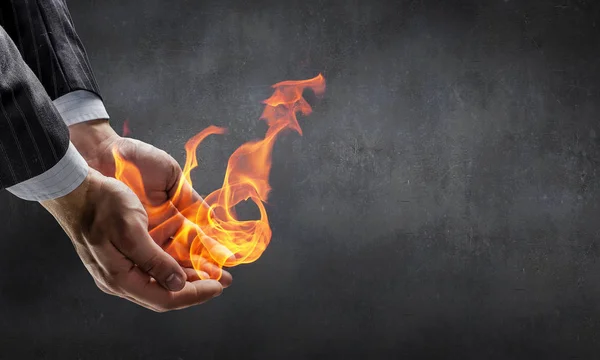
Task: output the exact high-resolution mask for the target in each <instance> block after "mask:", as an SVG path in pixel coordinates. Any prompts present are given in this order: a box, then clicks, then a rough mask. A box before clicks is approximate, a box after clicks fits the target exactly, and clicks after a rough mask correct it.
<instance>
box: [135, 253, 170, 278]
mask: <svg viewBox="0 0 600 360" xmlns="http://www.w3.org/2000/svg"><path fill="white" fill-rule="evenodd" d="M164 262H165V261H164V260H163V258H162V257H161V256H158V254H154V255H152V257H150V259H148V260H146V261H145V262H144V263H142V264H140V265H139V266H140V269H142V271H144V272H147V273H150V274H151V275H152V274H155V273H156V272H158V271H159V270H160V269H161V268H162V267H163V264H164Z"/></svg>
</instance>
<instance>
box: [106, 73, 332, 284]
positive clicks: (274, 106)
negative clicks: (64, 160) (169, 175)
mask: <svg viewBox="0 0 600 360" xmlns="http://www.w3.org/2000/svg"><path fill="white" fill-rule="evenodd" d="M273 88H274V89H275V91H274V93H273V95H272V96H271V97H270V98H268V99H267V100H265V101H263V103H264V104H265V105H266V106H265V109H264V111H263V113H262V115H261V119H263V120H265V121H266V123H267V125H268V130H267V133H266V135H265V137H264V139H261V140H256V141H250V142H247V143H245V144H243V145H241V146H240V147H239V148H238V149H237V150H236V151H235V152H234V153H233V154H232V155H231V157H230V158H229V161H228V163H227V170H226V171H225V178H224V180H223V186H222V187H221V188H220V189H217V190H215V191H213V192H212V193H210V194H209V195H208V196H206V197H205V199H204V202H202V201H201V200H194V199H193V198H192V197H193V195H192V194H191V193H187V192H186V191H184V185H185V183H186V182H187V183H189V184H190V185H191V184H192V179H191V171H192V170H193V169H194V168H196V167H197V166H198V161H197V158H196V150H197V148H198V146H199V145H200V143H201V142H202V141H203V140H204V139H205V138H206V137H207V136H209V135H213V134H224V133H225V129H224V128H220V127H216V126H210V127H208V128H206V129H204V130H203V131H201V132H200V133H198V134H197V135H196V136H194V137H192V138H191V139H190V140H189V141H188V142H187V143H186V145H185V150H186V161H185V166H184V168H183V176H182V178H181V181H180V182H179V184H178V187H177V190H176V192H175V194H174V195H173V197H172V198H171V199H170V202H168V203H166V204H163V205H161V206H154V207H153V206H148V207H147V209H146V210H147V213H148V216H149V217H150V218H152V217H156V218H160V216H164V215H165V214H167V213H168V211H169V210H170V209H173V208H174V204H179V205H180V206H179V208H180V215H177V216H174V217H172V218H170V219H169V220H167V221H165V222H164V223H162V224H161V225H159V226H158V228H160V227H161V226H167V225H168V223H169V221H176V218H178V216H179V217H181V215H183V216H184V217H185V220H184V221H183V226H181V227H180V228H179V230H178V232H177V233H176V234H175V236H173V241H172V242H171V243H170V244H169V245H168V246H167V247H166V249H165V250H167V251H168V252H169V253H170V254H171V255H173V256H174V257H175V258H176V259H177V260H179V261H180V262H190V263H191V264H192V266H193V267H194V269H195V270H196V271H197V272H198V275H199V276H200V278H206V276H205V275H204V274H203V273H202V272H201V269H202V271H204V272H206V270H207V267H205V266H203V265H206V263H211V264H214V265H216V266H211V267H208V268H209V269H213V270H212V271H211V272H212V273H210V274H209V276H210V278H213V279H219V278H220V277H221V273H222V272H221V269H222V268H223V267H232V266H236V265H239V264H245V263H251V262H253V261H255V260H257V259H258V258H259V257H260V256H261V255H262V253H263V252H264V251H265V249H266V248H267V246H268V245H269V242H270V240H271V227H270V226H269V221H268V217H267V211H266V209H265V206H264V203H265V202H266V201H267V199H268V195H269V191H270V190H271V187H270V185H269V172H270V170H271V154H272V151H273V145H274V143H275V140H276V139H277V137H278V136H279V135H280V134H281V133H282V132H283V131H284V130H286V129H290V130H294V131H296V132H298V133H299V134H300V135H302V129H301V128H300V125H299V124H298V119H297V118H296V114H297V113H301V114H302V115H305V116H306V115H309V114H310V113H311V112H312V108H311V107H310V105H309V104H308V102H307V101H306V100H305V99H304V98H303V96H302V93H303V91H304V90H305V89H307V88H308V89H311V90H312V91H313V92H314V93H315V94H316V95H321V94H323V92H324V91H325V79H324V77H323V76H322V75H321V74H319V75H318V76H317V77H315V78H312V79H309V80H301V81H283V82H280V83H277V84H275V85H273ZM113 155H114V158H115V163H116V173H115V178H117V179H119V180H121V181H123V182H124V183H125V184H126V185H128V186H129V187H130V188H131V189H132V190H133V191H134V192H135V193H136V194H137V195H138V196H139V197H140V199H141V200H142V202H144V203H146V204H147V203H148V202H147V201H145V200H146V199H147V197H146V194H145V191H144V186H143V179H142V176H141V174H140V172H139V170H138V169H137V168H136V166H135V165H134V164H132V163H130V162H128V161H127V160H125V159H123V158H122V157H121V156H120V155H119V153H118V151H117V149H113ZM248 199H250V200H252V201H253V202H254V203H255V204H256V206H257V207H258V210H259V211H260V219H258V220H239V219H238V217H237V214H236V211H235V206H236V205H237V204H239V203H240V202H241V201H245V200H248ZM181 204H189V205H187V206H185V209H181ZM214 269H218V270H214Z"/></svg>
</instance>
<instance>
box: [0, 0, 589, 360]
mask: <svg viewBox="0 0 600 360" xmlns="http://www.w3.org/2000/svg"><path fill="white" fill-rule="evenodd" d="M594 3H596V4H594ZM69 5H70V7H71V11H72V15H73V18H74V21H75V23H76V25H77V27H78V30H79V33H80V36H81V37H82V39H83V41H84V43H85V44H86V47H87V50H88V52H89V55H90V58H91V61H92V64H93V65H94V68H95V72H96V75H97V77H98V81H99V83H100V86H101V89H102V91H103V96H104V97H105V100H106V105H107V106H108V109H109V111H110V113H111V115H112V118H113V120H112V122H113V124H114V126H115V127H116V128H118V129H120V128H121V126H122V124H123V121H124V120H125V119H129V121H130V125H131V128H132V130H133V136H134V137H136V138H138V139H141V140H144V141H147V142H150V143H152V144H154V145H156V146H158V147H161V148H163V149H165V150H167V151H168V152H170V153H171V154H173V156H175V157H176V158H177V159H178V160H179V161H183V155H184V152H183V145H184V143H185V141H186V140H187V139H188V138H189V137H191V136H192V135H193V134H195V133H196V132H198V131H200V130H201V129H203V128H204V127H206V126H208V125H210V124H215V125H220V126H226V127H229V128H230V133H229V135H227V136H224V137H213V138H210V139H209V140H207V142H206V144H205V145H203V146H202V148H201V152H200V155H201V166H200V168H199V169H198V171H196V172H195V173H194V179H195V181H196V185H197V188H198V190H199V191H200V192H202V193H206V192H208V191H210V190H212V189H214V188H215V187H217V186H219V184H220V181H221V180H222V176H223V171H224V166H225V162H226V160H227V158H228V156H229V154H230V153H231V152H232V151H233V150H234V149H235V147H237V146H238V145H240V144H241V143H242V142H243V141H246V140H250V139H253V138H256V137H258V136H261V135H262V134H263V133H264V130H265V125H264V124H263V123H261V122H259V121H258V120H257V119H258V116H259V114H260V112H261V111H262V106H261V104H260V101H261V100H263V99H265V98H267V97H268V96H269V95H270V94H271V89H270V87H269V86H270V85H271V84H273V83H275V82H278V81H281V80H285V79H303V78H309V77H313V76H315V75H317V74H318V73H319V72H323V73H324V75H325V76H326V79H327V81H328V88H327V92H326V95H325V97H324V99H323V100H321V101H315V102H314V110H315V111H314V114H313V115H312V116H310V117H309V118H305V119H301V125H302V126H303V128H304V131H305V134H304V136H303V137H299V136H297V135H295V134H289V135H287V136H285V137H284V138H282V139H281V140H280V141H279V142H278V143H277V145H276V147H275V154H274V164H273V171H272V176H271V183H272V186H273V189H274V190H273V192H272V196H271V200H270V203H269V205H268V211H269V214H270V219H271V223H272V227H273V239H272V243H271V245H270V246H269V248H268V249H267V251H266V252H265V253H264V255H263V256H262V257H261V258H260V259H259V260H258V261H257V262H256V263H254V264H251V265H246V266H242V267H239V268H234V269H233V270H232V273H233V275H234V284H233V286H232V287H231V288H230V289H227V290H226V291H225V293H224V294H223V295H222V296H221V297H220V298H218V299H217V300H214V301H211V302H209V303H207V304H205V305H202V306H199V307H196V308H193V309H188V310H184V311H179V312H173V313H166V314H155V313H152V312H150V311H147V310H144V309H142V308H139V307H137V306H136V305H133V304H130V303H128V302H126V301H124V300H120V299H117V298H113V297H110V296H108V295H105V294H103V293H102V292H100V291H99V290H97V289H96V288H95V286H94V283H93V281H92V279H91V277H90V276H89V275H88V273H87V272H86V270H85V269H84V268H83V266H82V265H81V264H80V262H79V259H78V258H77V256H76V254H75V252H74V251H73V249H72V246H71V244H70V241H69V240H68V238H67V237H66V236H65V235H64V234H63V233H62V231H61V229H60V227H59V226H58V225H56V224H55V223H54V222H53V220H52V218H51V217H50V216H49V215H48V214H47V213H45V211H44V210H43V209H42V208H41V207H40V206H39V205H37V204H34V203H26V202H23V201H20V200H18V199H15V198H13V197H10V196H9V195H8V194H6V193H3V194H2V195H1V196H0V201H1V204H2V205H1V212H0V213H1V215H2V219H3V220H4V221H3V223H2V224H1V225H0V234H2V241H0V349H1V350H0V351H1V352H0V357H1V358H3V359H17V358H21V359H22V358H40V359H127V360H129V359H173V360H178V359H186V360H187V359H321V358H323V359H338V358H340V359H342V358H344V359H354V358H356V359H370V358H373V359H375V358H377V359H379V358H381V359H395V358H404V359H432V358H444V359H538V358H539V359H542V358H543V359H567V358H580V359H590V358H597V357H598V356H600V334H599V331H600V306H599V302H600V262H599V255H600V248H599V244H598V242H597V241H598V239H599V234H600V209H599V204H600V183H599V176H600V174H599V173H598V171H597V168H598V165H599V163H600V149H599V145H600V123H599V116H598V114H599V112H600V90H599V88H598V84H599V81H600V66H599V60H600V59H599V54H600V51H599V50H600V49H599V47H600V46H599V43H598V41H599V39H600V37H599V36H598V35H599V32H600V11H599V10H600V6H599V4H598V2H595V1H574V0H560V1H549V0H539V1H533V0H532V1H524V0H521V1H514V0H510V1H509V0H494V1H491V0H489V1H477V0H471V1H468V0H463V1H447V0H445V1H442V0H439V1H417V0H413V1H375V0H371V1H349V0H344V1H323V0H322V1H306V0H305V1H292V0H286V1H281V0H279V1H270V2H267V1H229V0H220V1H200V0H193V1H192V0H190V1H172V0H171V1H158V0H146V1H122V0H102V1H100V0H85V1H84V0H77V1H70V2H69Z"/></svg>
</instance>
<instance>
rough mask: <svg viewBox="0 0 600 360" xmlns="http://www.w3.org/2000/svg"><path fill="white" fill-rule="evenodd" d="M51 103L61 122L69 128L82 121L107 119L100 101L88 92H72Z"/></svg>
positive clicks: (96, 96)
mask: <svg viewBox="0 0 600 360" xmlns="http://www.w3.org/2000/svg"><path fill="white" fill-rule="evenodd" d="M53 102H54V106H56V109H57V110H58V112H59V113H60V115H61V117H62V119H63V121H64V122H65V124H67V125H69V126H70V125H74V124H78V123H80V122H84V121H89V120H95V119H108V118H109V117H108V113H107V112H106V108H105V107H104V103H103V102H102V99H100V97H99V96H98V95H96V94H95V93H93V92H90V91H86V90H77V91H73V92H70V93H68V94H65V95H63V96H61V97H59V98H58V99H56V100H54V101H53Z"/></svg>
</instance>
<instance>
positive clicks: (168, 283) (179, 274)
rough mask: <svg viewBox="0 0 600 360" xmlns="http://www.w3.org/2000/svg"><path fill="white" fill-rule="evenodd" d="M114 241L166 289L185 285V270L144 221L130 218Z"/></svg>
mask: <svg viewBox="0 0 600 360" xmlns="http://www.w3.org/2000/svg"><path fill="white" fill-rule="evenodd" d="M112 243H113V244H114V246H115V247H116V248H117V249H118V250H119V251H120V252H121V253H122V254H123V255H125V256H126V257H127V258H129V259H130V260H131V261H133V262H134V263H135V264H136V265H137V266H138V267H139V268H140V269H141V270H142V271H144V272H146V273H148V274H149V275H150V276H152V277H153V278H154V279H156V280H157V281H158V282H159V283H160V284H161V285H162V286H163V287H165V288H166V289H168V290H171V291H179V290H181V289H182V288H183V287H184V285H185V280H186V276H185V272H184V271H183V269H182V268H181V266H179V264H178V263H177V261H175V259H174V258H173V257H171V256H170V255H169V254H167V253H166V252H165V251H164V250H163V249H162V248H161V247H160V246H158V244H156V243H155V242H154V240H153V239H152V238H151V237H150V234H148V231H147V230H146V226H145V225H144V223H143V222H142V221H136V220H135V219H134V220H129V224H127V226H125V227H124V231H123V234H122V235H121V236H120V237H117V238H116V239H115V240H113V241H112Z"/></svg>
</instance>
